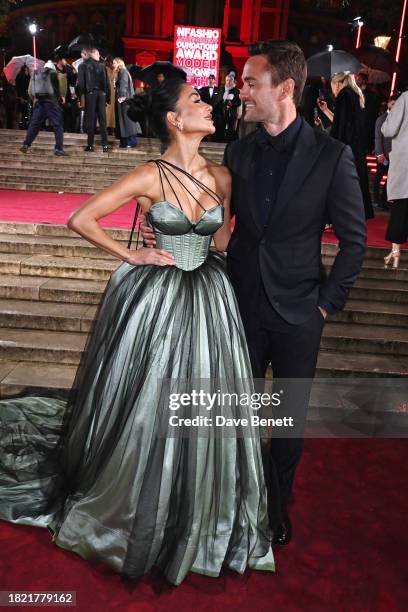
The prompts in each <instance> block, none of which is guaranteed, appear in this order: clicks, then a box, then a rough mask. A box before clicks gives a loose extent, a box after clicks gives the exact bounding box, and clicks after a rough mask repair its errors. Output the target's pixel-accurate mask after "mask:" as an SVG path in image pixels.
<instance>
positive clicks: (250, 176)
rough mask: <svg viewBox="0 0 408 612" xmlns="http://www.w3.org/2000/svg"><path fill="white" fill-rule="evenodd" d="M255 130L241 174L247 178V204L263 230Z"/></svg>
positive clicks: (258, 225)
mask: <svg viewBox="0 0 408 612" xmlns="http://www.w3.org/2000/svg"><path fill="white" fill-rule="evenodd" d="M256 132H257V130H255V132H254V133H253V134H254V137H253V138H252V140H251V141H250V142H248V144H247V146H246V147H245V157H244V160H243V164H242V166H241V168H242V173H241V176H242V177H243V178H244V179H245V180H246V185H247V198H246V199H247V202H248V204H247V206H248V207H249V210H250V213H251V216H252V219H253V221H254V223H255V225H256V227H257V229H258V230H259V231H260V232H262V231H263V225H262V221H261V218H260V215H259V208H258V203H257V201H256V189H255V150H256V138H255V134H256Z"/></svg>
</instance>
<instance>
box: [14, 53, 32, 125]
mask: <svg viewBox="0 0 408 612" xmlns="http://www.w3.org/2000/svg"><path fill="white" fill-rule="evenodd" d="M29 84H30V72H29V70H28V67H27V66H26V65H25V64H24V66H22V67H21V70H20V71H19V73H18V74H17V76H16V91H17V101H18V105H17V112H18V118H19V120H18V126H19V128H20V129H22V130H26V129H27V127H28V124H29V122H30V115H31V103H30V96H29V95H28V86H29Z"/></svg>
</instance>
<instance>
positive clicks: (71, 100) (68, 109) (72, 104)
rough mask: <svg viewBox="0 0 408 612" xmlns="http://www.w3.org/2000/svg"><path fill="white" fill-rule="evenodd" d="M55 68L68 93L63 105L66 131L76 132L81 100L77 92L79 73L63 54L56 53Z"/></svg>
mask: <svg viewBox="0 0 408 612" xmlns="http://www.w3.org/2000/svg"><path fill="white" fill-rule="evenodd" d="M54 63H55V68H56V71H57V75H58V79H59V80H60V81H62V83H63V84H64V87H66V91H67V95H66V98H65V104H64V106H63V109H62V110H63V114H64V131H66V132H76V131H77V130H78V128H79V101H78V96H77V95H76V92H75V85H76V80H77V73H76V71H75V69H74V68H73V67H72V66H71V65H70V64H69V63H68V62H67V60H66V59H65V57H63V56H62V55H58V54H57V55H55V57H54Z"/></svg>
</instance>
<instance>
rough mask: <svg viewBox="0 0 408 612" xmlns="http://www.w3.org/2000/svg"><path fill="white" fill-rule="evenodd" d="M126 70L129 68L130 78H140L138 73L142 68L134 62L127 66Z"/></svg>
mask: <svg viewBox="0 0 408 612" xmlns="http://www.w3.org/2000/svg"><path fill="white" fill-rule="evenodd" d="M128 70H129V73H130V76H131V77H132V79H138V80H139V81H141V80H142V79H141V78H140V74H141V72H142V70H143V68H142V67H141V66H136V64H132V65H131V66H129V67H128Z"/></svg>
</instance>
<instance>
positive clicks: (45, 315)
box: [0, 299, 96, 338]
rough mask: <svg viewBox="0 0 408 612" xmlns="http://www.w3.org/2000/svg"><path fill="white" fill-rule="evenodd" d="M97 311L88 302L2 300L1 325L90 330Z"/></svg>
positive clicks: (0, 333) (72, 330)
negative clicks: (64, 302) (63, 302)
mask: <svg viewBox="0 0 408 612" xmlns="http://www.w3.org/2000/svg"><path fill="white" fill-rule="evenodd" d="M95 314H96V306H89V305H88V304H61V303H54V302H42V301H31V300H30V301H28V300H14V299H0V328H4V327H15V328H19V329H44V330H53V331H69V332H89V331H90V329H91V324H92V321H93V320H94V318H95ZM1 336H2V330H1V329H0V338H1Z"/></svg>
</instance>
